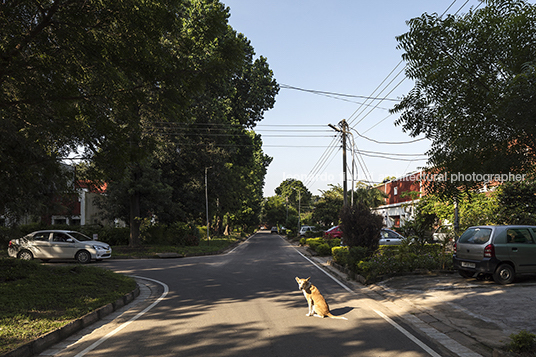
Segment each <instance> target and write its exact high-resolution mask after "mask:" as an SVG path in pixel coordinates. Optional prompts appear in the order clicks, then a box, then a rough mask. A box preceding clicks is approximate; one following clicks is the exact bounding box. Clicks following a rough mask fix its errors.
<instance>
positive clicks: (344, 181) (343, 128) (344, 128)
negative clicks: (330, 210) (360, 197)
mask: <svg viewBox="0 0 536 357" xmlns="http://www.w3.org/2000/svg"><path fill="white" fill-rule="evenodd" d="M328 126H329V127H330V128H331V129H333V130H335V131H338V132H340V133H341V136H342V175H343V178H342V189H343V199H344V205H345V206H346V205H348V198H347V191H348V190H347V186H346V184H347V181H348V179H347V177H348V175H347V168H346V134H348V124H347V123H346V120H344V119H343V120H341V121H340V122H339V128H337V127H336V126H335V125H331V124H328Z"/></svg>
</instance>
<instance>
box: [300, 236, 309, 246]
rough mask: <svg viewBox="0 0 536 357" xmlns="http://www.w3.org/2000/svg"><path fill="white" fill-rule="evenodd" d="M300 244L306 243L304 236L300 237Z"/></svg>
mask: <svg viewBox="0 0 536 357" xmlns="http://www.w3.org/2000/svg"><path fill="white" fill-rule="evenodd" d="M300 244H301V245H305V244H307V239H306V238H305V237H304V238H300Z"/></svg>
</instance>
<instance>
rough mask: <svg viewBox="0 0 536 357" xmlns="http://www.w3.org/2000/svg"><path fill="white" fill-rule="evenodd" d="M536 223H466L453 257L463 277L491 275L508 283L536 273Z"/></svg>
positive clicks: (455, 265) (498, 281) (497, 280)
mask: <svg viewBox="0 0 536 357" xmlns="http://www.w3.org/2000/svg"><path fill="white" fill-rule="evenodd" d="M534 257H536V226H521V225H520V226H518V225H511V226H475V227H469V228H467V230H466V231H465V232H464V233H463V234H462V235H461V237H460V239H458V241H457V242H456V244H455V248H454V255H453V257H452V261H453V264H454V268H455V269H457V270H458V272H459V274H460V275H461V276H463V277H464V278H471V277H475V278H478V277H482V276H484V277H486V276H489V277H493V280H495V282H496V283H498V284H510V283H512V282H513V281H514V279H515V277H516V275H518V274H535V273H536V264H535V262H536V260H535V259H534Z"/></svg>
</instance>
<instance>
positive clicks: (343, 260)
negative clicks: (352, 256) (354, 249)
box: [331, 246, 350, 266]
mask: <svg viewBox="0 0 536 357" xmlns="http://www.w3.org/2000/svg"><path fill="white" fill-rule="evenodd" d="M349 253H350V252H349V251H348V247H340V246H335V247H333V248H331V255H332V256H333V261H334V262H335V263H337V264H340V265H343V266H345V265H346V264H347V263H348V255H349Z"/></svg>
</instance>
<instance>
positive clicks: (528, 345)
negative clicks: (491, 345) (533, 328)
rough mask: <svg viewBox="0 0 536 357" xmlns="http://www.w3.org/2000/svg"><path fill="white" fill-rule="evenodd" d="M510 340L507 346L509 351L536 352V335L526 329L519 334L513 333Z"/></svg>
mask: <svg viewBox="0 0 536 357" xmlns="http://www.w3.org/2000/svg"><path fill="white" fill-rule="evenodd" d="M510 339H511V340H512V342H510V343H509V344H508V346H507V348H508V351H510V352H515V353H527V352H533V353H534V352H536V335H535V334H533V333H530V332H528V331H525V330H521V331H520V332H519V333H517V334H514V333H513V334H511V335H510Z"/></svg>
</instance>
